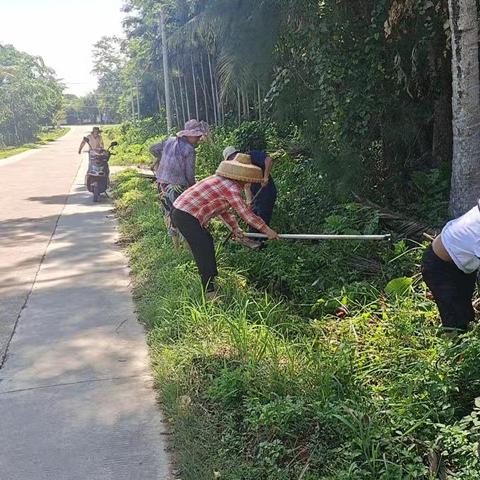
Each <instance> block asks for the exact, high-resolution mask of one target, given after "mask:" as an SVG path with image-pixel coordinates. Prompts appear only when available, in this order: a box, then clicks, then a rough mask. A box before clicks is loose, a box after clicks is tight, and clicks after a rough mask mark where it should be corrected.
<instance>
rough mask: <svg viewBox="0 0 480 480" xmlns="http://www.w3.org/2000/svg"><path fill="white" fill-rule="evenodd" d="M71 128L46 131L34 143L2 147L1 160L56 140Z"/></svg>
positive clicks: (0, 151)
mask: <svg viewBox="0 0 480 480" xmlns="http://www.w3.org/2000/svg"><path fill="white" fill-rule="evenodd" d="M69 130H70V129H69V128H68V127H63V128H57V129H55V130H48V131H44V132H42V133H40V134H39V135H38V136H37V140H36V141H35V142H34V143H26V144H25V145H22V146H20V147H7V148H4V149H0V160H1V159H3V158H8V157H11V156H13V155H17V154H19V153H22V152H26V151H27V150H32V149H34V148H38V147H39V146H40V145H47V144H48V143H50V142H54V141H55V140H57V139H59V138H61V137H63V136H64V135H66V134H67V133H68V131H69Z"/></svg>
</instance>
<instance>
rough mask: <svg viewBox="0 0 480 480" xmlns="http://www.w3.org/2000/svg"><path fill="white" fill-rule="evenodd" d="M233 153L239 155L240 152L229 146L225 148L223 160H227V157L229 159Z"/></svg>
mask: <svg viewBox="0 0 480 480" xmlns="http://www.w3.org/2000/svg"><path fill="white" fill-rule="evenodd" d="M234 153H240V150H239V149H238V148H235V147H231V146H230V147H227V148H225V150H224V151H223V159H224V160H228V159H229V157H231V156H232V155H233V154H234Z"/></svg>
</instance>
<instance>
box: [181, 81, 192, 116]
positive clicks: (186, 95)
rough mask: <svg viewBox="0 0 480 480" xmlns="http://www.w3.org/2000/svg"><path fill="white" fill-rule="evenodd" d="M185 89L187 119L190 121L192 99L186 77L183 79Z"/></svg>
mask: <svg viewBox="0 0 480 480" xmlns="http://www.w3.org/2000/svg"><path fill="white" fill-rule="evenodd" d="M183 87H184V89H185V103H186V105H187V117H188V119H189V120H190V119H191V118H192V115H191V111H190V99H189V96H188V85H187V80H186V79H185V76H184V77H183Z"/></svg>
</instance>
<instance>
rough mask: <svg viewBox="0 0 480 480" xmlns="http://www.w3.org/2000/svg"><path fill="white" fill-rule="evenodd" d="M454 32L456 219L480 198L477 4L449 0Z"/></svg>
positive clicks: (453, 198) (453, 193) (452, 207)
mask: <svg viewBox="0 0 480 480" xmlns="http://www.w3.org/2000/svg"><path fill="white" fill-rule="evenodd" d="M448 6H449V12H450V28H451V32H452V80H453V100H452V112H453V122H452V123H453V160H452V190H451V194H450V213H451V214H452V215H453V216H455V217H457V216H459V215H462V214H463V213H464V212H466V211H467V210H469V209H470V208H472V207H473V206H474V205H475V204H476V202H477V199H478V197H479V196H480V81H479V68H478V16H477V4H476V0H449V1H448Z"/></svg>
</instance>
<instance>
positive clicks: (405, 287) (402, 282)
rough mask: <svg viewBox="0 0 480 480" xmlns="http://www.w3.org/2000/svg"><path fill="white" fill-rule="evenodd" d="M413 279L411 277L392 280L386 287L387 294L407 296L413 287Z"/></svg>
mask: <svg viewBox="0 0 480 480" xmlns="http://www.w3.org/2000/svg"><path fill="white" fill-rule="evenodd" d="M412 283H413V278H411V277H399V278H394V279H393V280H390V281H389V282H388V284H387V286H386V287H385V293H386V294H387V295H397V296H400V297H401V296H403V295H405V294H406V293H407V292H408V291H409V290H410V289H411V287H412Z"/></svg>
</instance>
